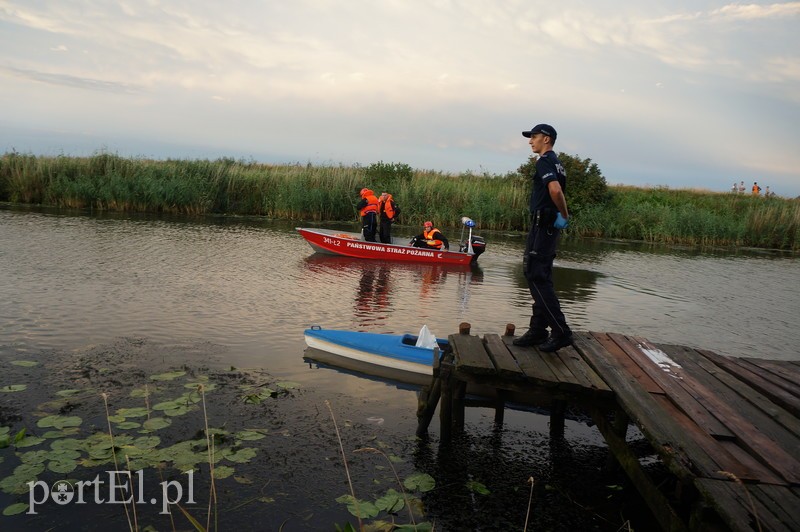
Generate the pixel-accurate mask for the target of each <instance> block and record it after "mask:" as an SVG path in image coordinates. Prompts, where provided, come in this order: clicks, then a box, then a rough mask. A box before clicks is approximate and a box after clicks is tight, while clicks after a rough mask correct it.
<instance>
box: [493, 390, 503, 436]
mask: <svg viewBox="0 0 800 532" xmlns="http://www.w3.org/2000/svg"><path fill="white" fill-rule="evenodd" d="M505 396H506V392H505V390H497V399H496V400H495V402H494V424H495V425H497V426H498V427H500V426H502V425H503V420H504V419H505V415H506V400H505Z"/></svg>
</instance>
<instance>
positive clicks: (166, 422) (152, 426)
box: [142, 417, 172, 430]
mask: <svg viewBox="0 0 800 532" xmlns="http://www.w3.org/2000/svg"><path fill="white" fill-rule="evenodd" d="M170 425H172V420H171V419H169V418H165V417H153V418H150V419H148V420H147V421H145V422H144V423H142V427H143V428H146V429H147V430H158V429H163V428H165V427H169V426H170Z"/></svg>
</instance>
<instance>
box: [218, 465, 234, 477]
mask: <svg viewBox="0 0 800 532" xmlns="http://www.w3.org/2000/svg"><path fill="white" fill-rule="evenodd" d="M233 472H234V469H233V468H232V467H231V466H224V465H222V466H217V467H215V468H214V478H216V479H220V478H228V477H229V476H231V475H233Z"/></svg>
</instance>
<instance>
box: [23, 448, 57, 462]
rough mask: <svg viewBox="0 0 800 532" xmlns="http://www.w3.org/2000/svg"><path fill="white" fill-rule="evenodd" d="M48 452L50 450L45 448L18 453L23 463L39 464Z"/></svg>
mask: <svg viewBox="0 0 800 532" xmlns="http://www.w3.org/2000/svg"><path fill="white" fill-rule="evenodd" d="M49 453H50V451H45V450H39V451H28V452H25V453H20V455H19V459H20V461H21V462H22V463H23V464H41V463H43V462H44V461H45V460H47V456H48V454H49Z"/></svg>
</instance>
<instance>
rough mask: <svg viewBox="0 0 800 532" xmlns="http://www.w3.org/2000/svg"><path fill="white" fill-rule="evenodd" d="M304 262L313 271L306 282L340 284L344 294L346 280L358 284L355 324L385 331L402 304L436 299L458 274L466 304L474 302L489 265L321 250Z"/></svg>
mask: <svg viewBox="0 0 800 532" xmlns="http://www.w3.org/2000/svg"><path fill="white" fill-rule="evenodd" d="M303 263H304V264H305V267H306V270H307V272H308V274H309V275H308V277H307V279H306V282H308V283H310V284H311V285H313V286H318V287H325V286H335V287H336V289H335V290H334V291H335V292H336V293H337V294H339V295H341V288H342V285H343V284H347V285H353V290H354V295H353V310H352V315H353V318H354V319H355V324H354V325H355V327H354V328H356V329H363V330H373V331H381V332H386V330H387V329H391V327H392V326H391V323H390V320H391V319H393V317H394V312H395V311H396V310H397V309H398V308H403V307H404V306H405V305H408V304H411V305H412V306H413V305H414V303H415V302H416V303H417V304H423V303H426V302H433V303H436V302H437V301H438V295H437V292H438V290H440V288H441V287H442V286H443V285H444V284H445V282H446V281H447V280H448V278H450V279H453V278H455V279H457V285H458V287H459V288H458V294H459V305H460V306H461V307H465V306H466V305H467V304H468V301H469V294H470V290H471V286H472V285H478V284H480V283H481V282H482V280H483V270H482V269H481V268H480V267H479V266H477V265H466V266H465V265H448V264H420V263H413V262H384V261H372V260H363V259H356V258H352V257H339V256H335V255H326V254H321V253H314V254H311V255H309V256H308V257H305V258H304V259H303ZM409 288H410V290H409ZM323 289H324V288H323ZM329 295H330V296H331V297H333V295H334V294H329ZM406 332H407V331H406Z"/></svg>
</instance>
